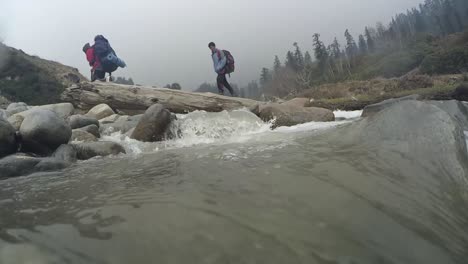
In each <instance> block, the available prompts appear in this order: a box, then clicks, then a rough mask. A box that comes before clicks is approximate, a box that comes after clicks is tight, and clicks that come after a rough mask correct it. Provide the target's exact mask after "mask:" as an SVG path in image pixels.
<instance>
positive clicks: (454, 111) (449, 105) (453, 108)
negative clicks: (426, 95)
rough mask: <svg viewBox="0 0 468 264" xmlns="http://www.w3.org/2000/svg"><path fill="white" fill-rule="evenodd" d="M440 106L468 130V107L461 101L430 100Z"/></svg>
mask: <svg viewBox="0 0 468 264" xmlns="http://www.w3.org/2000/svg"><path fill="white" fill-rule="evenodd" d="M428 103H430V104H432V105H435V106H437V107H439V108H440V109H442V110H444V111H445V112H447V113H448V114H449V115H450V116H451V117H452V118H453V119H454V120H456V121H457V122H458V123H459V124H460V125H461V126H462V127H463V129H464V130H466V131H468V108H467V107H466V106H465V105H464V104H463V103H462V102H460V101H455V100H451V101H428Z"/></svg>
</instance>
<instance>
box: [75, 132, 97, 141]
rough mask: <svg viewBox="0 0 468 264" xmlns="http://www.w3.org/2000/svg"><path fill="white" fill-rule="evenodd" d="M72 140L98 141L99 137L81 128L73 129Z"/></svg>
mask: <svg viewBox="0 0 468 264" xmlns="http://www.w3.org/2000/svg"><path fill="white" fill-rule="evenodd" d="M71 141H79V142H95V141H97V138H96V137H95V136H93V135H92V134H90V133H88V132H86V131H83V130H80V129H73V131H72V136H71Z"/></svg>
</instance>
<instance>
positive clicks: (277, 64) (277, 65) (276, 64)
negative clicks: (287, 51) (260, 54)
mask: <svg viewBox="0 0 468 264" xmlns="http://www.w3.org/2000/svg"><path fill="white" fill-rule="evenodd" d="M273 69H274V71H275V74H278V72H279V71H280V69H281V61H280V60H279V58H278V55H276V56H275V62H274V63H273Z"/></svg>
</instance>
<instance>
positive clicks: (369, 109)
mask: <svg viewBox="0 0 468 264" xmlns="http://www.w3.org/2000/svg"><path fill="white" fill-rule="evenodd" d="M420 98H421V96H420V95H418V94H415V95H409V96H405V97H401V98H393V99H388V100H385V101H382V102H380V103H377V104H373V105H368V106H366V107H365V108H364V111H363V112H362V117H369V116H372V115H374V114H376V113H378V112H380V111H382V110H383V109H385V108H388V107H390V106H392V105H394V104H396V103H399V102H402V101H409V100H419V99H420Z"/></svg>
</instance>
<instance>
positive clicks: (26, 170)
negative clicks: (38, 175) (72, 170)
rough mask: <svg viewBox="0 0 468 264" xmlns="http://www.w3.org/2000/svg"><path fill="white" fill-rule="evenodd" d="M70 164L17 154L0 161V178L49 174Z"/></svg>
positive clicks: (52, 159)
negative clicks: (37, 173)
mask: <svg viewBox="0 0 468 264" xmlns="http://www.w3.org/2000/svg"><path fill="white" fill-rule="evenodd" d="M68 166H70V163H68V162H65V161H62V160H57V159H54V158H37V157H31V156H28V155H25V154H16V155H11V156H8V157H5V158H3V159H0V178H9V177H18V176H25V175H29V174H32V173H35V172H49V171H57V170H61V169H64V168H66V167H68Z"/></svg>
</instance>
